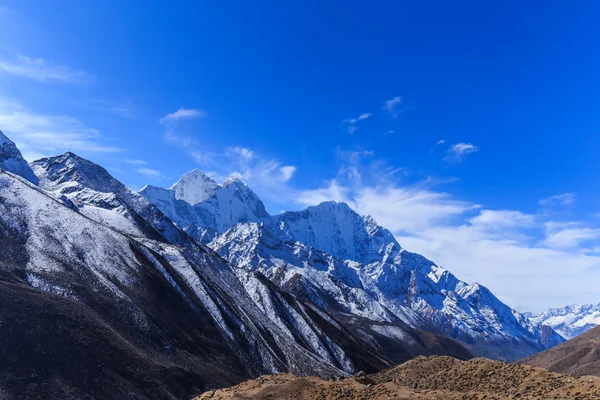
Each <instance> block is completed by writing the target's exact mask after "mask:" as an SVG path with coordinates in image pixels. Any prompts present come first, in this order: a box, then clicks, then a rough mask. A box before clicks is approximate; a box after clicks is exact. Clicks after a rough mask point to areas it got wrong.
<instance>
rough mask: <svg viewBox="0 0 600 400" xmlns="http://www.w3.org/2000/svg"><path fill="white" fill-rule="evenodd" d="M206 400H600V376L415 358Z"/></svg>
mask: <svg viewBox="0 0 600 400" xmlns="http://www.w3.org/2000/svg"><path fill="white" fill-rule="evenodd" d="M207 399H213V400H219V399H306V400H308V399H315V400H316V399H328V400H329V399H332V400H336V399H355V400H359V399H364V400H367V399H369V400H370V399H423V400H434V399H435V400H455V399H459V400H475V399H477V400H483V399H486V400H493V399H497V400H500V399H502V400H504V399H530V400H533V399H536V400H537V399H539V400H541V399H544V400H554V399H556V400H558V399H561V400H563V399H564V400H592V399H600V378H598V377H582V378H572V377H569V376H566V375H560V374H557V373H553V372H550V371H546V370H544V369H541V368H535V367H532V366H528V365H521V364H505V363H501V362H497V361H492V360H488V359H483V358H477V359H473V360H470V361H460V360H457V359H454V358H451V357H417V358H415V359H413V360H411V361H408V362H406V363H404V364H401V365H399V366H397V367H394V368H391V369H388V370H385V371H382V372H379V373H376V374H372V375H363V376H354V377H352V378H347V379H341V380H337V379H331V380H323V379H319V378H315V377H296V376H293V375H290V374H279V375H268V376H263V377H261V378H259V379H256V380H252V381H246V382H244V383H242V384H240V385H237V386H234V387H232V388H228V389H221V390H217V391H215V392H207V393H204V394H203V395H201V396H200V397H199V398H197V399H196V400H207Z"/></svg>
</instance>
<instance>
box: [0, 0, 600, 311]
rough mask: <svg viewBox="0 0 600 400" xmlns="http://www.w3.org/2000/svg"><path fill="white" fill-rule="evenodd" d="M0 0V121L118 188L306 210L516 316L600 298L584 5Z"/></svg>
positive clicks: (599, 62) (36, 148)
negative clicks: (329, 208)
mask: <svg viewBox="0 0 600 400" xmlns="http://www.w3.org/2000/svg"><path fill="white" fill-rule="evenodd" d="M203 3H204V4H202V3H201V2H193V1H172V2H164V1H147V0H146V1H135V0H130V1H127V2H122V1H112V0H104V1H75V0H62V1H61V2H59V5H57V2H51V1H44V0H18V1H16V0H9V1H2V0H0V129H1V130H3V131H4V132H5V133H6V134H7V135H8V136H9V137H11V138H12V139H13V140H14V141H15V142H17V144H18V145H19V147H20V148H21V150H22V151H23V153H24V155H25V157H26V158H28V159H29V160H32V159H34V158H37V157H41V156H45V155H55V154H60V153H63V152H65V151H68V150H70V151H74V152H75V153H78V154H80V155H81V156H84V157H86V158H89V159H91V160H93V161H95V162H98V163H100V164H101V165H103V166H105V167H106V168H108V169H109V171H110V172H111V173H113V174H114V175H115V176H116V177H117V178H119V179H120V180H122V181H123V182H124V183H126V184H128V185H129V186H131V187H132V188H134V189H139V188H141V187H142V186H143V185H144V184H146V183H151V184H154V185H161V186H170V185H171V184H172V183H174V182H175V181H176V180H177V178H178V177H180V176H181V175H182V174H183V173H185V172H186V171H188V170H191V169H193V168H200V169H201V170H203V171H205V172H208V173H210V174H211V175H212V176H213V177H214V178H215V179H216V180H218V181H222V180H224V179H225V178H227V176H229V175H231V174H237V175H239V176H241V178H242V179H243V180H244V181H246V182H247V183H248V184H249V185H250V186H251V187H252V188H253V189H254V190H255V191H256V192H257V193H258V194H259V195H260V196H261V197H262V198H263V199H264V200H265V203H266V205H267V208H268V209H269V211H271V212H273V213H276V212H279V211H281V210H287V209H300V208H303V207H305V206H307V205H310V204H315V203H318V202H319V201H322V200H328V199H333V200H341V201H346V202H348V203H349V204H350V205H351V206H353V207H354V208H355V209H356V210H357V211H359V212H361V213H363V214H372V215H373V216H374V217H375V218H376V220H378V222H379V223H380V224H382V225H384V226H386V227H388V228H389V229H390V230H392V231H393V232H394V233H395V234H396V236H397V238H398V240H399V241H400V243H401V244H402V245H403V246H404V247H406V248H408V249H409V250H413V251H417V252H420V253H422V254H424V255H426V256H427V257H429V258H431V259H432V260H434V261H436V262H437V263H438V264H441V265H442V266H444V267H446V268H448V269H449V270H451V271H452V272H454V273H455V274H456V275H458V277H459V278H462V279H464V280H467V281H479V282H480V283H482V284H485V285H487V286H488V287H490V288H491V289H492V290H493V291H494V292H495V293H496V294H497V295H499V297H500V298H501V299H502V300H504V301H506V302H508V303H509V304H510V305H512V306H513V307H516V308H518V309H541V308H545V307H546V306H560V305H563V304H567V303H573V302H596V303H597V302H598V301H600V297H599V296H598V295H597V287H598V284H600V240H599V239H600V217H599V216H600V214H599V213H600V206H598V197H599V194H600V190H599V189H598V184H597V183H598V181H599V179H598V178H599V175H600V157H599V154H598V152H599V149H600V147H599V144H600V143H599V140H600V138H599V137H598V133H599V129H600V113H599V110H600V80H599V79H598V71H600V52H599V51H598V41H599V40H600V27H599V24H597V18H596V16H597V15H598V12H599V11H600V6H599V5H598V4H597V3H596V2H593V1H581V2H576V3H573V4H569V3H568V2H558V1H556V2H555V1H550V2H544V4H543V6H542V4H541V2H528V3H525V4H524V3H523V2H517V1H507V2H500V3H497V4H489V3H482V2H476V1H459V2H452V3H449V2H445V1H437V2H436V1H430V2H391V1H388V2H354V1H350V2H344V6H343V7H341V6H340V5H339V4H336V3H334V2H313V1H308V2H297V3H295V4H285V3H288V2H284V3H282V2H275V1H271V2H267V1H257V2H241V1H239V2H238V1H229V2H203Z"/></svg>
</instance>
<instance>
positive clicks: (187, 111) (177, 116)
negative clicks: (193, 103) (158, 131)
mask: <svg viewBox="0 0 600 400" xmlns="http://www.w3.org/2000/svg"><path fill="white" fill-rule="evenodd" d="M205 115H206V113H205V112H204V111H202V110H198V109H194V108H183V107H181V108H179V110H177V111H175V112H172V113H170V114H167V115H165V116H164V117H162V118H161V120H160V122H161V123H162V124H168V123H174V122H178V121H181V120H183V119H193V118H200V117H204V116H205Z"/></svg>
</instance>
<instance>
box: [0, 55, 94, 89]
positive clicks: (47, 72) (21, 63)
mask: <svg viewBox="0 0 600 400" xmlns="http://www.w3.org/2000/svg"><path fill="white" fill-rule="evenodd" d="M0 71H3V72H4V73H6V74H9V75H14V76H18V77H22V78H28V79H34V80H37V81H40V82H52V81H54V82H61V83H90V82H91V81H92V79H91V77H90V76H89V75H88V74H87V73H86V72H85V71H78V70H72V69H70V68H69V67H66V66H63V65H58V64H54V63H52V62H49V61H46V60H44V59H43V58H32V57H27V56H23V55H18V56H17V58H16V59H15V60H13V61H6V60H3V61H0Z"/></svg>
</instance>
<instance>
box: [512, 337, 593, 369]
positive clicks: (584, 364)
mask: <svg viewBox="0 0 600 400" xmlns="http://www.w3.org/2000/svg"><path fill="white" fill-rule="evenodd" d="M521 362H522V363H525V364H530V365H534V366H536V367H541V368H546V369H548V370H550V371H554V372H559V373H561V374H568V375H573V376H584V375H597V376H600V327H595V328H593V329H591V330H589V331H587V332H586V333H583V334H581V335H579V336H577V337H575V338H573V339H571V340H569V341H567V342H565V343H563V344H561V345H558V346H556V347H553V348H551V349H549V350H546V351H544V352H542V353H539V354H536V355H534V356H532V357H529V358H526V359H524V360H522V361H521Z"/></svg>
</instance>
